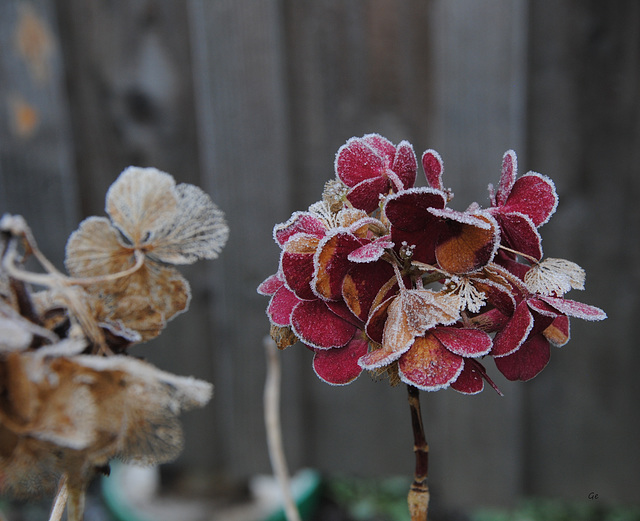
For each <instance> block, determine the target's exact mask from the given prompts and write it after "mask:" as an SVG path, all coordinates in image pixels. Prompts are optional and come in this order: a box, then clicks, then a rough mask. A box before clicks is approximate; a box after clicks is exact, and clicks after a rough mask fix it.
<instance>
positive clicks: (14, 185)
mask: <svg viewBox="0 0 640 521" xmlns="http://www.w3.org/2000/svg"><path fill="white" fill-rule="evenodd" d="M63 73H64V71H63V63H62V56H61V52H60V44H59V39H58V32H57V25H56V18H55V12H54V10H53V5H52V2H50V1H46V0H39V1H20V2H19V1H13V0H8V1H6V2H2V3H0V213H5V212H8V213H17V214H21V215H23V216H24V217H25V218H26V219H27V221H28V223H29V224H30V226H31V227H32V229H33V232H34V234H35V236H36V240H37V241H38V244H39V245H40V247H41V249H42V250H43V252H44V253H45V254H46V255H47V256H48V257H49V258H50V259H51V260H52V261H53V262H54V263H55V264H56V265H57V266H58V267H62V266H61V263H62V258H63V254H64V245H65V242H66V238H67V236H68V234H69V233H70V232H71V231H73V229H74V228H75V226H76V223H77V219H78V191H77V189H76V185H75V179H74V174H75V172H74V164H73V147H72V143H71V140H70V139H69V137H70V122H69V114H68V111H67V108H68V105H67V100H66V97H65V91H64V74H63Z"/></svg>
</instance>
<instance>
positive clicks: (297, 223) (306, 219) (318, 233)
mask: <svg viewBox="0 0 640 521" xmlns="http://www.w3.org/2000/svg"><path fill="white" fill-rule="evenodd" d="M325 232H326V228H325V226H324V224H323V222H322V221H321V220H320V219H318V218H317V217H316V216H315V215H313V214H311V213H309V212H295V213H294V214H293V215H292V216H291V217H290V218H289V220H287V221H286V222H284V223H282V224H277V225H276V226H275V227H274V228H273V238H274V239H275V241H276V242H277V243H278V244H279V245H280V246H284V244H285V243H286V242H287V241H288V240H289V239H290V238H291V237H293V236H294V235H295V234H297V233H305V234H308V235H314V236H315V237H318V238H321V237H323V236H324V234H325Z"/></svg>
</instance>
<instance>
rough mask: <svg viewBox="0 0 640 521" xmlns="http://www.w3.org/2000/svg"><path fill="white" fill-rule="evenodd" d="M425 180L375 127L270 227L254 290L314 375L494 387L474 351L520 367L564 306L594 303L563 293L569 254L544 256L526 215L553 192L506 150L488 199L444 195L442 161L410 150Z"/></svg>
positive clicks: (528, 363)
mask: <svg viewBox="0 0 640 521" xmlns="http://www.w3.org/2000/svg"><path fill="white" fill-rule="evenodd" d="M422 167H423V169H424V172H425V176H426V180H427V184H428V186H426V187H414V186H413V185H414V182H415V177H416V169H417V165H416V158H415V154H414V153H413V148H412V146H411V145H410V144H409V143H408V142H406V141H402V142H401V143H400V144H399V145H397V146H395V145H393V144H392V143H391V142H390V141H389V140H387V139H385V138H383V137H382V136H380V135H378V134H367V135H365V136H363V137H359V138H358V137H354V138H351V139H349V140H348V141H347V142H346V143H345V144H344V145H343V146H342V147H341V148H340V149H339V150H338V153H337V154H336V160H335V171H336V179H335V180H333V181H332V182H331V183H329V184H328V185H327V186H326V188H325V194H324V197H323V200H322V201H321V202H319V203H316V204H315V205H312V207H311V208H310V209H309V211H308V212H296V213H294V214H293V216H292V217H291V219H289V220H288V221H287V222H286V223H284V224H282V225H277V226H276V228H275V229H274V238H275V239H276V241H277V242H278V244H279V245H280V247H281V248H282V254H281V256H280V264H279V267H278V271H277V273H276V274H275V275H272V276H271V277H269V278H267V279H266V280H265V281H264V282H263V283H262V284H261V285H260V287H259V292H261V293H262V294H265V295H269V296H270V297H271V300H270V303H269V306H268V309H267V314H268V316H269V319H270V321H271V326H272V333H273V336H274V338H275V339H276V341H277V342H279V345H280V347H281V348H284V347H288V346H290V345H292V344H293V343H295V342H296V341H297V340H301V341H302V342H303V343H304V344H305V345H307V347H309V348H310V349H311V350H313V351H314V353H315V354H314V369H315V372H316V374H317V375H318V376H319V377H320V378H322V379H323V380H325V381H327V382H329V383H332V384H345V383H349V382H351V381H352V380H353V379H355V378H356V377H357V376H358V375H359V374H360V371H361V370H367V371H371V372H372V373H374V374H380V373H381V372H386V373H387V374H388V375H389V376H390V381H392V383H394V382H395V383H397V382H398V381H404V382H405V383H407V384H409V385H412V386H415V387H418V388H420V389H423V390H430V391H434V390H439V389H444V388H447V387H452V388H453V389H455V390H457V391H459V392H461V393H465V394H474V393H477V392H480V391H481V390H482V389H483V387H484V383H485V382H487V383H489V385H490V386H492V387H494V388H495V389H496V390H497V387H496V385H495V383H494V382H493V381H491V379H490V378H489V376H488V375H487V372H486V370H485V368H484V366H483V365H482V363H481V360H482V359H491V358H493V359H494V360H495V363H496V366H497V368H498V369H499V370H500V371H501V372H502V373H503V375H504V376H506V377H507V378H508V379H510V380H528V379H530V378H532V377H533V376H535V375H536V374H538V373H539V372H540V371H541V370H542V369H543V368H544V366H545V365H546V364H547V362H548V361H549V356H550V354H549V353H550V349H549V346H550V345H556V346H561V345H564V344H565V343H566V342H567V341H568V339H569V317H575V318H582V319H587V320H602V319H603V318H605V317H606V315H605V313H604V312H603V311H602V310H600V309H598V308H595V307H593V306H588V305H586V304H582V303H579V302H576V301H573V300H567V299H565V298H564V294H565V293H566V292H567V291H569V290H570V289H581V288H583V287H584V271H583V270H582V269H581V268H580V267H579V266H578V265H577V264H575V263H572V262H570V261H565V260H561V259H552V258H548V259H543V255H542V238H541V235H540V232H539V228H540V227H541V226H542V225H543V224H544V223H546V222H547V221H548V220H549V218H550V217H551V215H552V214H553V212H554V211H555V208H556V206H557V195H556V192H555V188H554V185H553V182H552V181H551V180H550V179H549V178H547V177H545V176H543V175H541V174H537V173H534V172H529V173H527V174H525V175H523V176H521V177H519V178H518V177H517V159H516V155H515V152H513V151H511V150H510V151H507V152H506V153H505V154H504V156H503V159H502V171H501V177H500V183H499V186H498V188H497V190H494V189H493V187H490V201H491V204H490V207H489V208H486V209H485V208H482V207H481V206H480V205H479V204H478V203H472V204H470V205H469V206H468V207H467V209H466V210H465V211H457V210H454V209H452V208H450V207H449V206H448V205H449V202H450V201H451V199H452V197H453V193H452V191H451V190H449V189H447V188H444V186H445V185H444V183H443V173H444V163H443V160H442V158H441V157H440V155H439V154H438V153H437V152H436V151H435V150H427V151H426V152H424V153H423V155H422Z"/></svg>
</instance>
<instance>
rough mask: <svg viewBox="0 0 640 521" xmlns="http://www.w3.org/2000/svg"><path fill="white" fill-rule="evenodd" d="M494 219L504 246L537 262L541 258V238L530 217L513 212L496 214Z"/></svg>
mask: <svg viewBox="0 0 640 521" xmlns="http://www.w3.org/2000/svg"><path fill="white" fill-rule="evenodd" d="M495 217H496V220H497V221H498V223H499V224H500V229H501V231H502V236H501V241H502V244H503V245H504V246H508V247H509V248H511V249H513V250H516V251H518V252H520V253H524V254H525V255H530V256H531V257H535V258H536V259H538V260H540V259H541V258H542V238H541V237H540V233H539V232H538V230H537V229H536V226H535V224H534V223H533V221H532V220H531V218H530V217H528V216H526V215H525V214H522V213H515V212H513V213H504V212H498V213H497V214H496V215H495Z"/></svg>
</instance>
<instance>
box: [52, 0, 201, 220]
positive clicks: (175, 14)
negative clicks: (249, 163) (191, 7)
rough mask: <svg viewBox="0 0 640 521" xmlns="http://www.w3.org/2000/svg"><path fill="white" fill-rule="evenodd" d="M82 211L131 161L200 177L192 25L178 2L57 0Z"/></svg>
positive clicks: (95, 207)
mask: <svg viewBox="0 0 640 521" xmlns="http://www.w3.org/2000/svg"><path fill="white" fill-rule="evenodd" d="M56 5H57V10H58V13H59V19H60V27H61V34H62V35H63V48H64V53H65V62H66V68H67V85H68V92H69V98H70V100H71V109H72V117H73V124H74V135H73V137H74V140H75V142H76V151H77V164H78V172H79V176H78V183H79V185H80V189H81V190H82V194H83V208H82V210H83V213H84V214H85V215H95V214H97V213H98V212H103V211H104V195H105V193H106V190H107V189H108V187H109V186H110V184H111V183H112V182H113V181H114V180H115V178H116V177H117V176H118V174H119V173H120V172H121V171H122V170H123V169H124V168H125V167H127V166H129V165H137V166H155V167H157V168H159V169H161V170H165V171H167V172H169V173H171V174H172V175H174V177H176V179H177V180H178V181H186V182H192V183H197V182H198V165H197V139H196V134H195V133H196V126H195V121H194V105H193V84H192V81H191V61H190V47H189V28H188V23H187V11H186V6H185V4H184V3H182V2H159V1H157V0H136V1H133V2H129V1H125V0H115V1H112V2H84V1H81V0H57V3H56Z"/></svg>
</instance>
